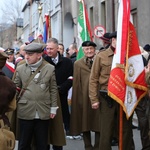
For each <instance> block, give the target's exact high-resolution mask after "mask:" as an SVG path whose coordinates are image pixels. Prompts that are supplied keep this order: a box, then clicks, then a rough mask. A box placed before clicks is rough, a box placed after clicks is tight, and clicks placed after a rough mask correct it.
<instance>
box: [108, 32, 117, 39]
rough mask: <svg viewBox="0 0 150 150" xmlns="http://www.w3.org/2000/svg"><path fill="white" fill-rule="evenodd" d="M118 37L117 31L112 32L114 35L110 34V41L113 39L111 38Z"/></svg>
mask: <svg viewBox="0 0 150 150" xmlns="http://www.w3.org/2000/svg"><path fill="white" fill-rule="evenodd" d="M116 37H117V31H115V32H112V33H110V34H109V38H110V39H111V38H116Z"/></svg>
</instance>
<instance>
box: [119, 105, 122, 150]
mask: <svg viewBox="0 0 150 150" xmlns="http://www.w3.org/2000/svg"><path fill="white" fill-rule="evenodd" d="M119 150H123V108H122V106H121V105H120V115H119Z"/></svg>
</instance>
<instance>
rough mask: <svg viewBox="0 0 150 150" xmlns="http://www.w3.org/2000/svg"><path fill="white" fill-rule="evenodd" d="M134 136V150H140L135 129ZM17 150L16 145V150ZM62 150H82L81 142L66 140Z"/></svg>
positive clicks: (137, 131) (137, 132)
mask: <svg viewBox="0 0 150 150" xmlns="http://www.w3.org/2000/svg"><path fill="white" fill-rule="evenodd" d="M133 134H134V142H135V150H141V148H142V146H141V141H140V131H139V130H137V129H134V130H133ZM15 150H17V144H16V148H15ZM64 150H84V147H83V141H82V140H67V145H66V146H64ZM112 150H118V147H117V146H113V147H112Z"/></svg>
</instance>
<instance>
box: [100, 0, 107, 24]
mask: <svg viewBox="0 0 150 150" xmlns="http://www.w3.org/2000/svg"><path fill="white" fill-rule="evenodd" d="M100 15H101V23H102V25H103V26H104V27H106V6H105V1H103V2H101V12H100Z"/></svg>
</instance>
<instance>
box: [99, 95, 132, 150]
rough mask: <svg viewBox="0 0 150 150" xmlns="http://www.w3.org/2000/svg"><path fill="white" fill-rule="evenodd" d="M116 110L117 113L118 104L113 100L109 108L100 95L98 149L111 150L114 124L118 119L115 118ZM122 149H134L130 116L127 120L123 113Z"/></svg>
mask: <svg viewBox="0 0 150 150" xmlns="http://www.w3.org/2000/svg"><path fill="white" fill-rule="evenodd" d="M116 112H117V114H119V104H118V103H117V102H115V101H113V106H112V108H110V107H108V103H107V101H106V100H105V99H104V98H102V97H101V103H100V116H101V118H100V120H101V124H100V147H99V149H100V150H111V141H112V136H113V130H114V124H115V122H118V119H115V113H116ZM118 116H119V115H118ZM123 150H134V143H133V133H132V117H130V119H129V120H127V119H126V116H125V113H123Z"/></svg>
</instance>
